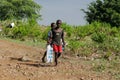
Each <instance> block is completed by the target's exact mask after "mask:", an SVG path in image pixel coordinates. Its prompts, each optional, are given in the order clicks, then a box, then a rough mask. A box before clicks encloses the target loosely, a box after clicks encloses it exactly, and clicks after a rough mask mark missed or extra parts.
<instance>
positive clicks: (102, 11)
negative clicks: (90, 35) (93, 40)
mask: <svg viewBox="0 0 120 80" xmlns="http://www.w3.org/2000/svg"><path fill="white" fill-rule="evenodd" d="M119 9H120V0H96V1H94V2H92V3H91V4H90V5H89V7H88V11H85V10H83V11H84V13H86V20H87V21H88V22H89V23H92V22H94V21H100V22H106V23H109V24H111V25H112V26H113V27H114V26H117V27H119V26H120V10H119Z"/></svg>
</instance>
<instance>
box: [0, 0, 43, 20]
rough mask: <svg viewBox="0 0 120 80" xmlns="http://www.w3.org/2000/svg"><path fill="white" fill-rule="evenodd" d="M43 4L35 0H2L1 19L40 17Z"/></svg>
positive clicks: (0, 2)
mask: <svg viewBox="0 0 120 80" xmlns="http://www.w3.org/2000/svg"><path fill="white" fill-rule="evenodd" d="M40 9H41V6H40V5H38V4H37V3H35V2H34V1H33V0H0V20H7V19H10V20H13V19H15V20H23V19H25V20H26V19H35V20H36V19H38V18H40V17H41V15H40V13H39V11H40Z"/></svg>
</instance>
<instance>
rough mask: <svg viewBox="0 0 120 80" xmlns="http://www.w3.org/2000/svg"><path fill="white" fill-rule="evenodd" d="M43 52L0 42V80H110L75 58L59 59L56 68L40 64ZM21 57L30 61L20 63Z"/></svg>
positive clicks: (33, 48) (35, 48) (3, 41)
mask: <svg viewBox="0 0 120 80" xmlns="http://www.w3.org/2000/svg"><path fill="white" fill-rule="evenodd" d="M43 52H44V50H43V49H39V48H38V47H30V46H25V45H22V44H17V43H13V42H9V41H5V40H0V80H111V79H110V77H109V76H107V75H105V74H104V73H103V74H100V75H99V74H96V73H95V72H93V71H90V68H91V67H90V66H89V65H85V64H84V61H81V60H79V59H75V58H69V57H67V58H66V57H61V58H60V59H59V64H58V66H56V67H54V66H49V65H51V64H44V63H41V60H40V59H41V57H42V55H43ZM22 56H27V57H29V58H30V59H32V60H31V61H26V62H24V61H20V60H19V59H20V58H21V57H22Z"/></svg>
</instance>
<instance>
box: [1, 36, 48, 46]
mask: <svg viewBox="0 0 120 80" xmlns="http://www.w3.org/2000/svg"><path fill="white" fill-rule="evenodd" d="M0 40H7V41H11V42H15V43H18V44H24V45H27V46H33V47H40V48H45V47H46V41H41V42H34V41H30V40H27V41H20V40H17V39H10V38H5V37H0Z"/></svg>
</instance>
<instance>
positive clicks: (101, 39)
mask: <svg viewBox="0 0 120 80" xmlns="http://www.w3.org/2000/svg"><path fill="white" fill-rule="evenodd" d="M106 37H107V36H106V35H105V34H104V33H100V32H97V33H94V34H92V37H91V38H92V40H93V41H96V42H98V43H103V42H104V41H105V39H106Z"/></svg>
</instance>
